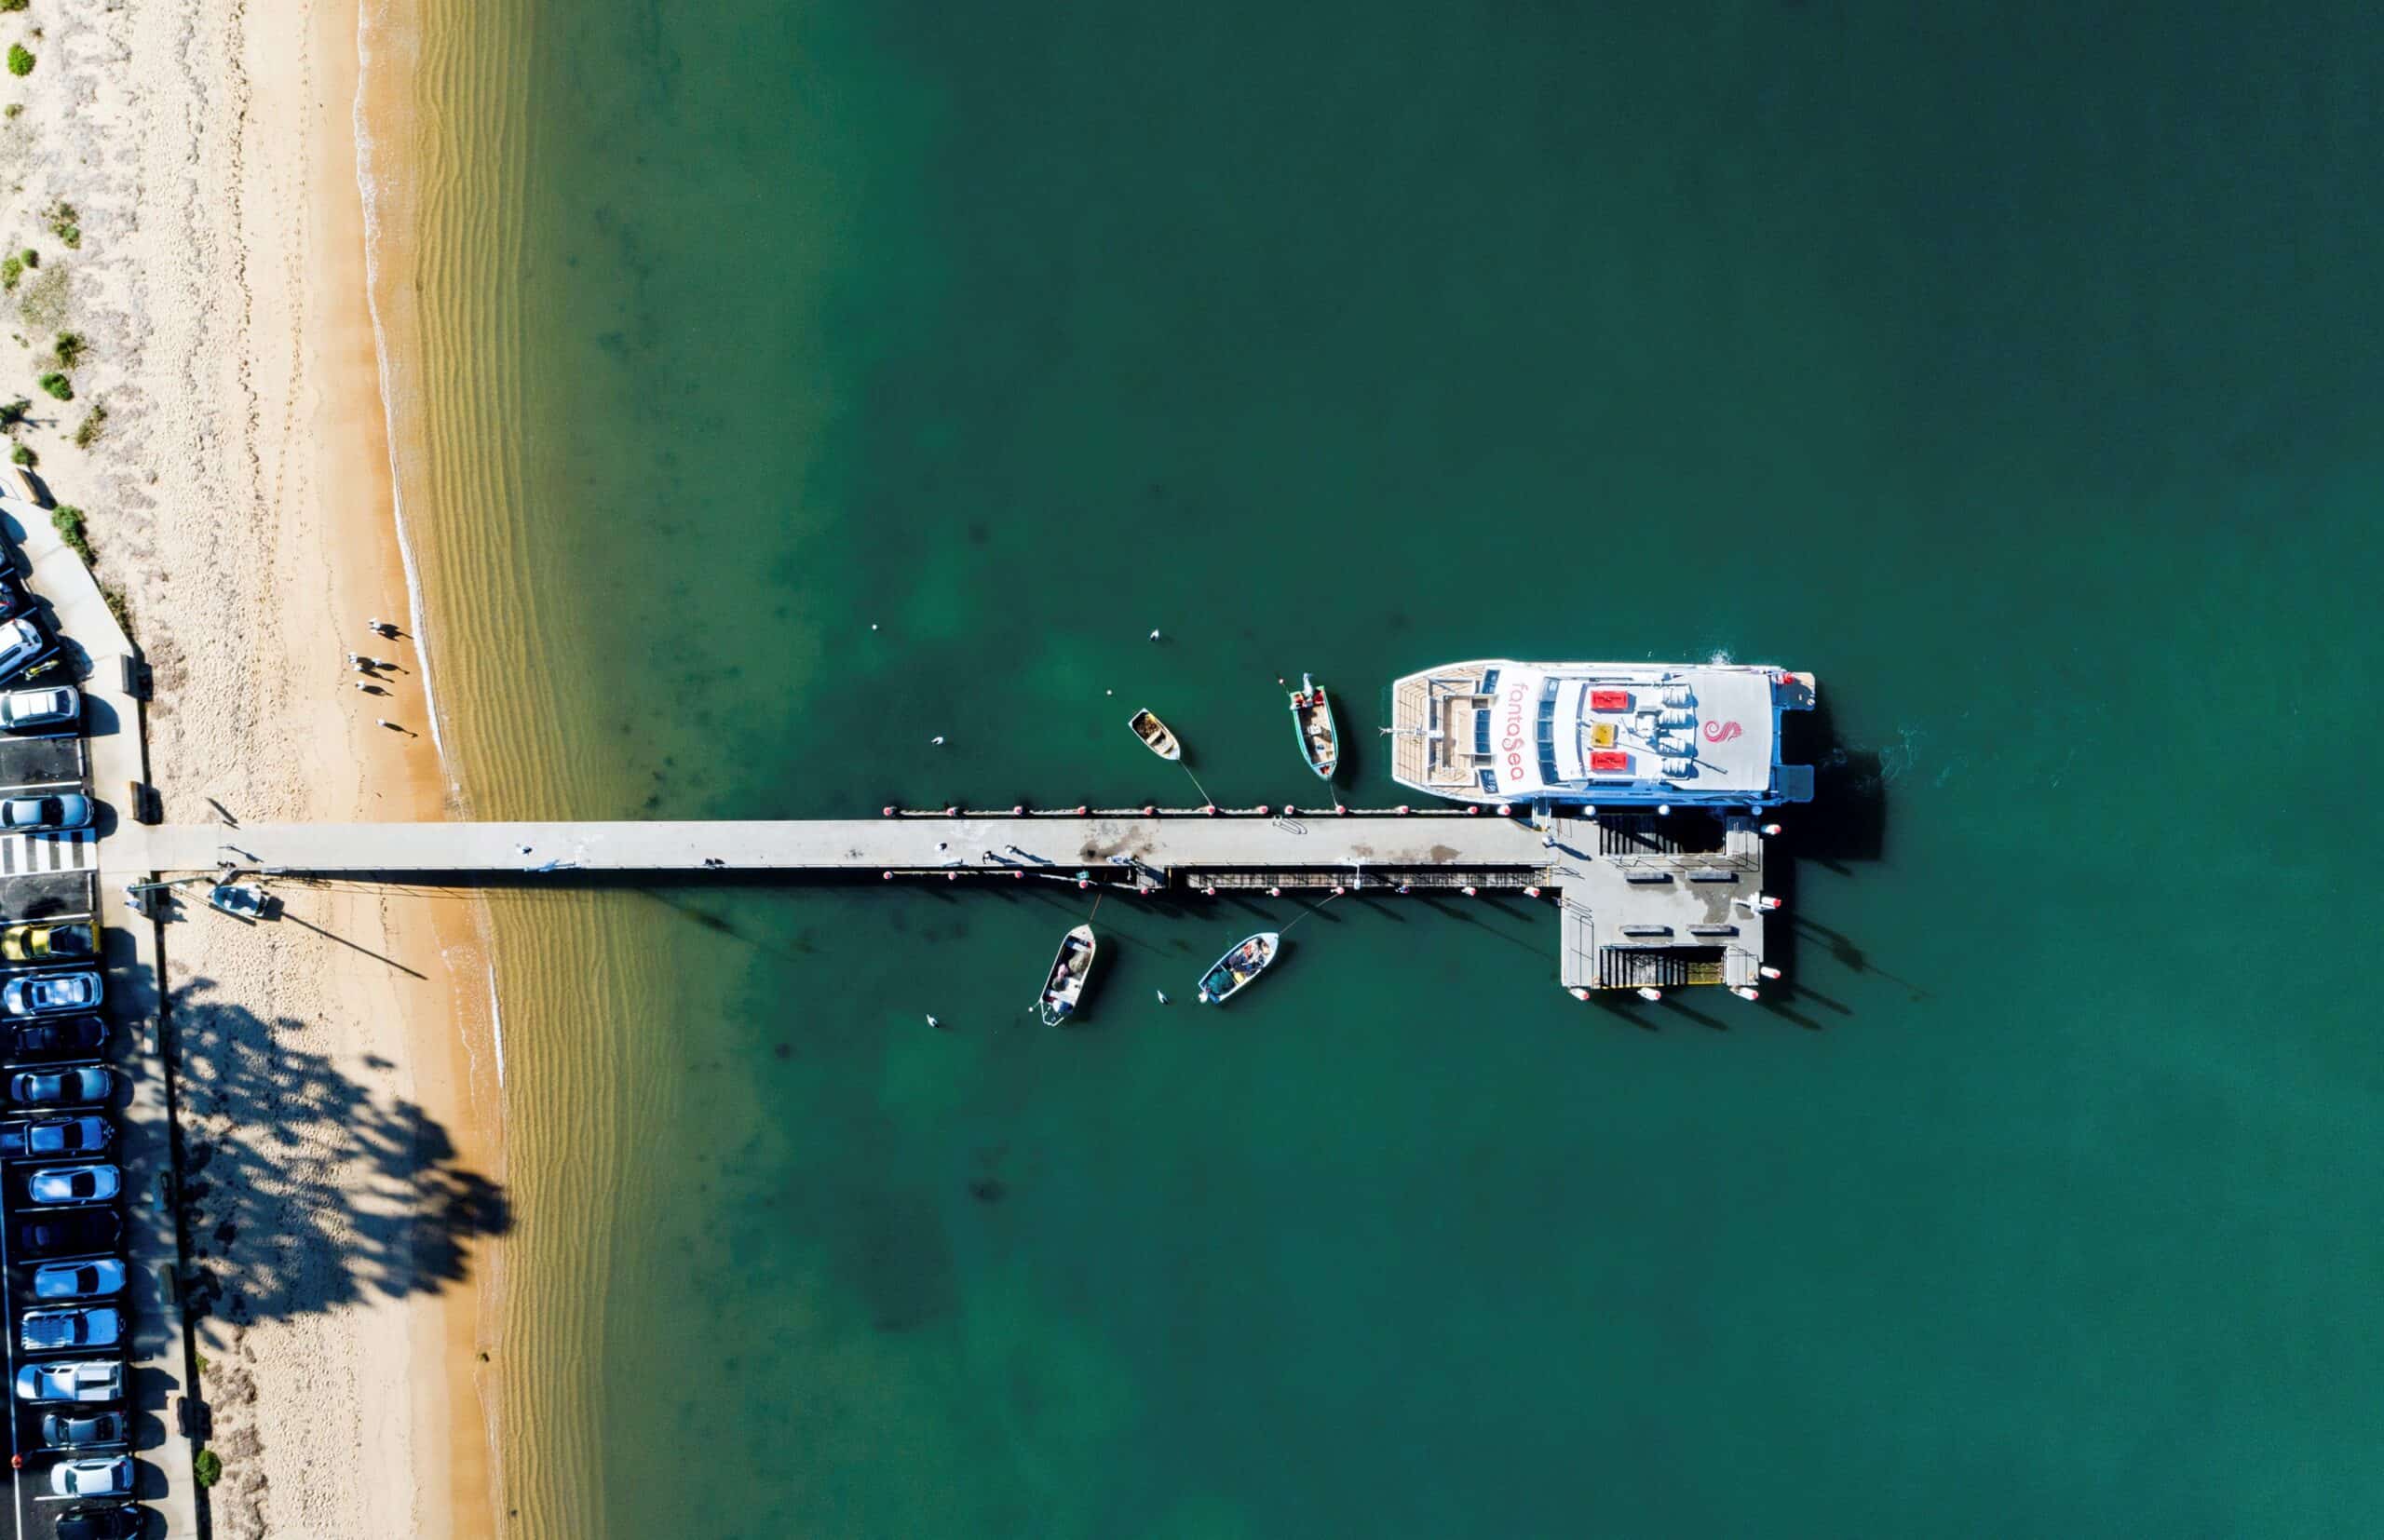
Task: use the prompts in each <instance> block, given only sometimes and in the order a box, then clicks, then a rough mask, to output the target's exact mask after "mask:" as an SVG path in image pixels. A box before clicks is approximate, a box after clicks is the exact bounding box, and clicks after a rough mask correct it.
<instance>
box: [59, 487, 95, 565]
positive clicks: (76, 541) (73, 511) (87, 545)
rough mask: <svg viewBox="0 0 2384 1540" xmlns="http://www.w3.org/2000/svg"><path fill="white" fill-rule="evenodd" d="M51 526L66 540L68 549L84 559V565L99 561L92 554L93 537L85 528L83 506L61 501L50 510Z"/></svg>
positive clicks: (60, 537)
mask: <svg viewBox="0 0 2384 1540" xmlns="http://www.w3.org/2000/svg"><path fill="white" fill-rule="evenodd" d="M49 527H50V528H51V529H54V530H56V531H57V532H58V538H59V539H61V540H62V541H64V542H66V548H67V549H68V550H70V551H73V552H74V554H75V555H77V556H79V557H81V558H82V559H83V565H85V566H87V567H88V566H90V565H92V564H93V563H95V562H97V561H99V558H98V557H96V556H94V555H92V554H91V537H90V535H89V534H87V533H86V532H85V530H84V528H83V510H82V509H81V508H78V507H74V505H73V504H72V503H61V504H60V505H59V506H58V507H54V508H52V509H50V510H49Z"/></svg>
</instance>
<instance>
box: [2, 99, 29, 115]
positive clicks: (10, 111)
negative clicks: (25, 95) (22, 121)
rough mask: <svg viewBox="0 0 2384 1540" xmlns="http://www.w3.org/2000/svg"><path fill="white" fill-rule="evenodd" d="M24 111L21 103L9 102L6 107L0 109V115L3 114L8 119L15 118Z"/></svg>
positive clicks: (23, 105)
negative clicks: (8, 117)
mask: <svg viewBox="0 0 2384 1540" xmlns="http://www.w3.org/2000/svg"><path fill="white" fill-rule="evenodd" d="M24 110H25V104H24V103H23V102H21V101H11V102H9V103H8V104H7V106H6V107H0V113H5V114H6V115H8V116H10V117H14V116H16V115H18V114H19V113H21V112H23V111H24Z"/></svg>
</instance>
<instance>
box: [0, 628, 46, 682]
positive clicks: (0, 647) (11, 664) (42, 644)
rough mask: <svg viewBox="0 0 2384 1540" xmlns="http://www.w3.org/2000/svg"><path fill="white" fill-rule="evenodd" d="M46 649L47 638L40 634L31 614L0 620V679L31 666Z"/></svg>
mask: <svg viewBox="0 0 2384 1540" xmlns="http://www.w3.org/2000/svg"><path fill="white" fill-rule="evenodd" d="M48 651H49V638H47V637H46V636H44V635H42V630H41V628H40V627H39V626H36V625H34V621H33V617H32V616H31V615H19V616H17V617H16V618H15V619H14V620H8V621H0V679H6V678H7V677H8V676H9V675H10V674H13V673H19V672H21V671H22V670H24V669H30V668H32V667H33V666H34V664H35V663H37V662H39V661H40V660H41V655H43V654H44V653H47V652H48Z"/></svg>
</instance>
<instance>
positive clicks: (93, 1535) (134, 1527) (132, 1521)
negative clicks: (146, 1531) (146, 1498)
mask: <svg viewBox="0 0 2384 1540" xmlns="http://www.w3.org/2000/svg"><path fill="white" fill-rule="evenodd" d="M146 1522H147V1520H144V1519H142V1516H141V1509H140V1508H139V1507H138V1506H135V1505H133V1504H131V1503H125V1504H122V1505H121V1506H114V1507H104V1508H68V1509H67V1510H66V1511H65V1512H64V1513H61V1514H60V1515H59V1516H58V1528H57V1529H56V1530H54V1531H53V1532H52V1533H55V1534H56V1535H57V1536H58V1540H139V1536H140V1533H141V1528H142V1524H144V1523H146Z"/></svg>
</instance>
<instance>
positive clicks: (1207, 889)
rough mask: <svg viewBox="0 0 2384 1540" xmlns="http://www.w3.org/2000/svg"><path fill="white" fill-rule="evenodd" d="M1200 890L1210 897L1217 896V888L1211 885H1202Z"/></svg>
mask: <svg viewBox="0 0 2384 1540" xmlns="http://www.w3.org/2000/svg"><path fill="white" fill-rule="evenodd" d="M1200 891H1201V892H1203V893H1205V894H1207V895H1208V896H1209V897H1210V898H1215V897H1216V896H1217V890H1216V889H1215V888H1213V887H1204V888H1202V889H1201V890H1200Z"/></svg>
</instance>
